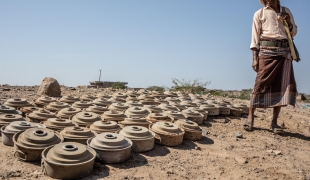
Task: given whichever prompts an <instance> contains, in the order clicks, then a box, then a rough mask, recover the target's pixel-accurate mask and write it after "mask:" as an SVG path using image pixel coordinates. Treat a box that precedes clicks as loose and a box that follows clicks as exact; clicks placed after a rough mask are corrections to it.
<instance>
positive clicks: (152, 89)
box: [146, 86, 165, 91]
mask: <svg viewBox="0 0 310 180" xmlns="http://www.w3.org/2000/svg"><path fill="white" fill-rule="evenodd" d="M146 89H147V90H149V91H164V90H165V87H163V86H149V87H148V88H146Z"/></svg>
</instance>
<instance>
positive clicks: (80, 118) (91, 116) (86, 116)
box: [70, 112, 101, 127]
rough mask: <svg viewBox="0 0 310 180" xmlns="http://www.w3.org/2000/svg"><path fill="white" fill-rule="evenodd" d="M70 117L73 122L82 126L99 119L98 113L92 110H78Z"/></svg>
mask: <svg viewBox="0 0 310 180" xmlns="http://www.w3.org/2000/svg"><path fill="white" fill-rule="evenodd" d="M70 119H71V120H72V122H73V123H74V124H76V125H78V126H82V127H86V126H87V125H91V124H92V123H94V122H95V121H99V120H101V118H100V117H99V115H98V114H96V113H93V112H79V113H77V114H76V115H74V116H72V117H70Z"/></svg>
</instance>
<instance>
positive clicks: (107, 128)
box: [86, 121, 121, 134]
mask: <svg viewBox="0 0 310 180" xmlns="http://www.w3.org/2000/svg"><path fill="white" fill-rule="evenodd" d="M86 128H88V129H90V130H91V131H92V132H94V133H97V134H101V133H106V132H110V133H116V132H117V131H119V130H120V129H121V127H120V126H119V125H118V124H117V123H116V122H115V121H95V122H94V123H93V124H91V125H88V126H86Z"/></svg>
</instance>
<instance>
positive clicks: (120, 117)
mask: <svg viewBox="0 0 310 180" xmlns="http://www.w3.org/2000/svg"><path fill="white" fill-rule="evenodd" d="M125 118H126V116H125V115H124V113H123V112H120V111H113V110H110V111H106V112H104V113H103V114H102V115H101V119H104V120H107V121H116V122H119V121H124V119H125Z"/></svg>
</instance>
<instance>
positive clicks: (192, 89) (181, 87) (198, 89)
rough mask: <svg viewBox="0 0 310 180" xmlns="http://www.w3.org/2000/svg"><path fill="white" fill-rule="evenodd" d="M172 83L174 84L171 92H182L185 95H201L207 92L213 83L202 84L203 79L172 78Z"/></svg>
mask: <svg viewBox="0 0 310 180" xmlns="http://www.w3.org/2000/svg"><path fill="white" fill-rule="evenodd" d="M172 83H173V84H174V86H173V87H171V90H173V91H181V92H183V93H193V94H197V93H199V94H201V93H203V92H204V91H205V89H206V87H207V86H208V85H209V84H210V83H211V82H201V79H194V80H193V81H192V80H185V79H182V80H179V79H176V78H172Z"/></svg>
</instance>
